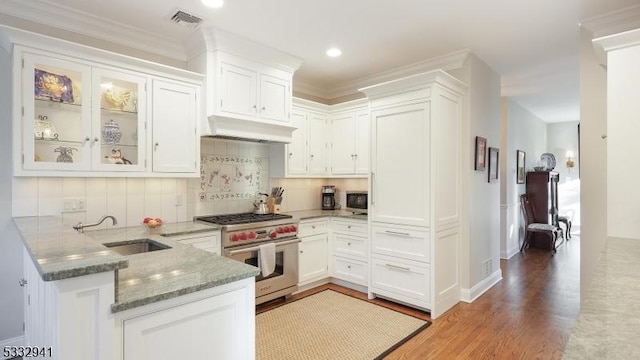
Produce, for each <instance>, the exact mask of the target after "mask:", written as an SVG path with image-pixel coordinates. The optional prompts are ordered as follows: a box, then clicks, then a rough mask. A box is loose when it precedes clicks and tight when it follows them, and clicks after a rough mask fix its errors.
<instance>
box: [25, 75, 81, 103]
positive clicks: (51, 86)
mask: <svg viewBox="0 0 640 360" xmlns="http://www.w3.org/2000/svg"><path fill="white" fill-rule="evenodd" d="M34 81H35V83H34V85H35V91H34V92H35V96H36V98H39V99H48V100H51V101H59V102H66V103H73V84H72V83H71V79H69V78H68V77H67V76H64V75H56V74H52V73H50V72H48V71H44V70H40V69H35V79H34Z"/></svg>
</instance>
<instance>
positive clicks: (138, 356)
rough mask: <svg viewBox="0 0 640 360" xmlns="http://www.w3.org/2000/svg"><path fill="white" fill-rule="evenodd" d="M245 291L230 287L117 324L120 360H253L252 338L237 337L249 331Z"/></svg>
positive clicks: (246, 291) (249, 321) (247, 293)
mask: <svg viewBox="0 0 640 360" xmlns="http://www.w3.org/2000/svg"><path fill="white" fill-rule="evenodd" d="M249 293H250V291H248V290H247V289H245V288H239V289H233V290H230V291H228V292H225V293H222V294H219V295H217V296H214V297H207V298H204V299H200V300H195V301H192V302H189V303H186V304H182V305H180V306H177V307H170V308H166V309H163V310H161V311H157V312H150V313H147V314H144V315H139V316H135V317H131V318H127V319H126V320H123V321H122V339H123V354H124V355H123V359H124V360H146V359H149V360H151V359H253V358H254V356H255V350H254V339H253V337H247V336H239V334H249V333H253V332H254V330H253V329H250V327H253V326H254V325H253V316H254V312H253V311H247V306H246V304H247V298H248V297H249V296H250V294H249ZM251 295H252V294H251Z"/></svg>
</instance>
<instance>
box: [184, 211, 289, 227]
mask: <svg viewBox="0 0 640 360" xmlns="http://www.w3.org/2000/svg"><path fill="white" fill-rule="evenodd" d="M292 217H293V216H291V215H287V214H254V213H238V214H224V215H211V216H198V217H196V220H200V221H205V222H209V223H214V224H218V225H237V224H251V223H256V222H263V221H273V220H282V219H291V218H292Z"/></svg>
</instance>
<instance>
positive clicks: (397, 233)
mask: <svg viewBox="0 0 640 360" xmlns="http://www.w3.org/2000/svg"><path fill="white" fill-rule="evenodd" d="M384 232H386V233H387V234H391V235H399V236H411V234H409V233H404V232H398V231H390V230H385V231H384Z"/></svg>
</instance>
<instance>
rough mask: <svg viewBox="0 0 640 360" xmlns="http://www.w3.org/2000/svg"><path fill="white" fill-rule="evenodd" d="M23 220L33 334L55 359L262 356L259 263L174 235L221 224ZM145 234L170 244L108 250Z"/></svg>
mask: <svg viewBox="0 0 640 360" xmlns="http://www.w3.org/2000/svg"><path fill="white" fill-rule="evenodd" d="M14 223H15V224H16V227H17V229H18V230H19V232H20V234H21V237H22V239H23V242H24V245H25V252H24V257H25V259H24V260H25V261H24V264H25V278H26V279H25V280H23V283H24V284H23V285H24V286H26V289H27V290H26V292H25V307H26V315H25V325H26V329H25V336H26V337H27V343H29V344H32V345H34V346H36V345H37V346H45V347H50V348H51V352H52V358H54V359H71V360H73V359H88V358H92V359H109V360H111V359H117V360H124V359H175V358H182V357H186V358H198V357H202V358H217V359H228V358H242V359H253V358H254V355H255V342H254V333H255V325H254V314H255V300H254V297H255V289H254V287H255V286H254V277H255V276H256V275H257V273H258V269H257V268H255V267H252V266H249V265H245V264H242V263H239V262H236V261H232V260H230V259H227V258H224V257H222V256H219V255H216V254H212V253H209V252H207V251H204V250H201V249H197V248H195V247H192V246H189V245H186V244H183V243H181V242H179V241H176V240H174V239H172V236H177V235H184V234H193V233H200V232H210V231H216V230H217V228H215V227H212V226H209V225H204V224H198V223H192V222H185V223H178V224H165V225H163V227H162V230H161V231H160V232H149V231H148V230H147V229H146V228H144V227H142V226H138V227H129V228H113V229H109V230H93V231H92V230H88V231H86V232H85V233H83V234H80V233H78V232H76V231H75V230H73V229H72V224H65V223H63V221H62V220H61V219H60V218H59V217H53V216H51V217H23V218H14ZM141 239H146V241H149V242H152V243H154V244H160V245H162V247H168V248H166V249H163V250H159V251H151V252H145V253H139V254H133V255H126V256H123V255H119V254H118V253H116V252H115V251H114V250H112V249H110V248H108V247H106V246H103V244H109V243H130V242H133V241H134V240H141ZM54 329H55V331H54ZM125 334H126V336H125ZM239 334H241V335H239ZM175 344H180V346H175ZM202 344H208V345H209V346H207V347H203V346H202Z"/></svg>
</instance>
